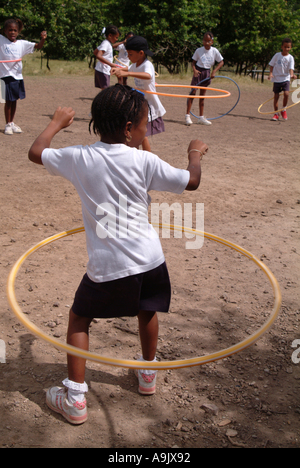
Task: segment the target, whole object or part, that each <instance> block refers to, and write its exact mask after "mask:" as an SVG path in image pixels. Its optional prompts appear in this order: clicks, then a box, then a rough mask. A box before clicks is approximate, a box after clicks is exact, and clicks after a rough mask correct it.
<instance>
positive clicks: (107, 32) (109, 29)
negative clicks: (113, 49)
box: [104, 24, 120, 37]
mask: <svg viewBox="0 0 300 468" xmlns="http://www.w3.org/2000/svg"><path fill="white" fill-rule="evenodd" d="M104 34H105V37H108V36H109V35H110V34H120V31H119V29H118V28H117V26H114V25H113V24H110V25H109V26H107V27H106V28H105V31H104Z"/></svg>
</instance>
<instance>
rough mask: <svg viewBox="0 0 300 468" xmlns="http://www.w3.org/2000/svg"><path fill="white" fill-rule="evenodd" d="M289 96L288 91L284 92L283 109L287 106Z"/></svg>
mask: <svg viewBox="0 0 300 468" xmlns="http://www.w3.org/2000/svg"><path fill="white" fill-rule="evenodd" d="M289 94H290V92H289V91H284V93H283V106H282V107H283V108H285V107H286V106H287V103H288V100H289Z"/></svg>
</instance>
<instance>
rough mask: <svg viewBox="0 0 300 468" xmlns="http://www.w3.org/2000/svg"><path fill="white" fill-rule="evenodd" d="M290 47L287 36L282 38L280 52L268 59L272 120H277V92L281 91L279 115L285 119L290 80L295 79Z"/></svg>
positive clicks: (289, 40)
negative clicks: (271, 90)
mask: <svg viewBox="0 0 300 468" xmlns="http://www.w3.org/2000/svg"><path fill="white" fill-rule="evenodd" d="M291 49H292V41H291V39H289V38H288V37H287V38H285V39H283V41H282V44H281V52H277V54H275V55H274V56H273V58H272V60H271V61H270V63H269V65H270V74H269V76H268V80H271V81H272V82H273V83H274V85H273V92H274V111H275V114H274V116H273V118H272V120H276V121H277V120H279V114H278V112H277V111H278V100H279V94H280V93H281V91H283V109H282V111H281V116H282V118H283V120H287V113H286V106H287V103H288V99H289V92H290V81H291V79H296V78H297V76H296V75H295V74H294V66H295V62H294V57H293V56H292V55H291V54H290V50H291Z"/></svg>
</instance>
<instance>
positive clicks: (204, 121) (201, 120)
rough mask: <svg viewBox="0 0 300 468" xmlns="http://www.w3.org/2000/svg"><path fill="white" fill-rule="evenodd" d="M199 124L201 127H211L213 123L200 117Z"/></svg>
mask: <svg viewBox="0 0 300 468" xmlns="http://www.w3.org/2000/svg"><path fill="white" fill-rule="evenodd" d="M198 123H199V124H201V125H211V122H210V121H209V120H207V119H206V118H205V117H203V116H201V117H199V119H198Z"/></svg>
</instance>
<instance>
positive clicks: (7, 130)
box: [4, 124, 14, 135]
mask: <svg viewBox="0 0 300 468" xmlns="http://www.w3.org/2000/svg"><path fill="white" fill-rule="evenodd" d="M13 133H14V132H13V129H12V126H11V124H6V125H5V130H4V134H5V135H13Z"/></svg>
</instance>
